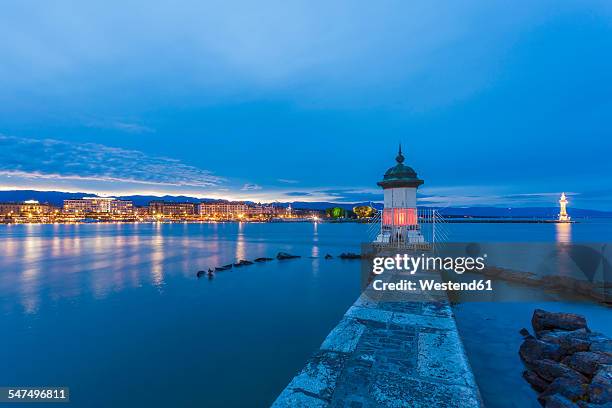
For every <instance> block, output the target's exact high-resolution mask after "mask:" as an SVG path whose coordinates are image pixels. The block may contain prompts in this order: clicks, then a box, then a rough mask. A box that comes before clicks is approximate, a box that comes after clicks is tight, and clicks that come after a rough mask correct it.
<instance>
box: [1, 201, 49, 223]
mask: <svg viewBox="0 0 612 408" xmlns="http://www.w3.org/2000/svg"><path fill="white" fill-rule="evenodd" d="M56 210H57V208H55V207H53V206H52V205H51V204H48V203H39V202H38V201H36V200H27V201H23V202H20V203H0V216H2V217H8V218H29V219H34V220H36V221H39V220H40V218H41V217H46V216H48V215H50V214H54V213H56V212H57V211H56Z"/></svg>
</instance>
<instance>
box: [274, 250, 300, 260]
mask: <svg viewBox="0 0 612 408" xmlns="http://www.w3.org/2000/svg"><path fill="white" fill-rule="evenodd" d="M295 258H300V256H299V255H291V254H288V253H286V252H279V253H278V254H276V259H278V260H283V259H295Z"/></svg>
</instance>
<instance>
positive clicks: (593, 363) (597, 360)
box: [563, 351, 612, 376]
mask: <svg viewBox="0 0 612 408" xmlns="http://www.w3.org/2000/svg"><path fill="white" fill-rule="evenodd" d="M563 364H565V365H567V366H569V367H571V368H573V369H574V370H576V371H579V372H581V373H583V374H586V375H588V376H592V375H593V374H595V372H596V371H597V370H598V369H599V367H600V366H602V365H610V364H612V357H610V356H609V355H607V354H603V353H596V352H592V351H579V352H577V353H575V354H572V355H571V356H569V357H566V358H565V359H563Z"/></svg>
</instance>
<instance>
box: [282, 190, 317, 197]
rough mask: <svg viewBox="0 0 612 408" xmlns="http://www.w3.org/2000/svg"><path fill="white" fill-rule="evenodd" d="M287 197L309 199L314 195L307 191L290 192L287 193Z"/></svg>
mask: <svg viewBox="0 0 612 408" xmlns="http://www.w3.org/2000/svg"><path fill="white" fill-rule="evenodd" d="M285 195H286V196H288V197H309V196H311V195H312V193H309V192H307V191H289V192H287V193H285Z"/></svg>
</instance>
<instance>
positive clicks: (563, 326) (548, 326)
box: [531, 309, 588, 337]
mask: <svg viewBox="0 0 612 408" xmlns="http://www.w3.org/2000/svg"><path fill="white" fill-rule="evenodd" d="M531 325H532V326H533V330H535V332H536V335H538V337H539V334H540V332H543V331H545V330H578V329H586V330H587V331H588V327H587V323H586V319H585V318H584V316H581V315H578V314H574V313H553V312H547V311H545V310H542V309H536V310H535V311H534V312H533V317H532V318H531Z"/></svg>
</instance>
